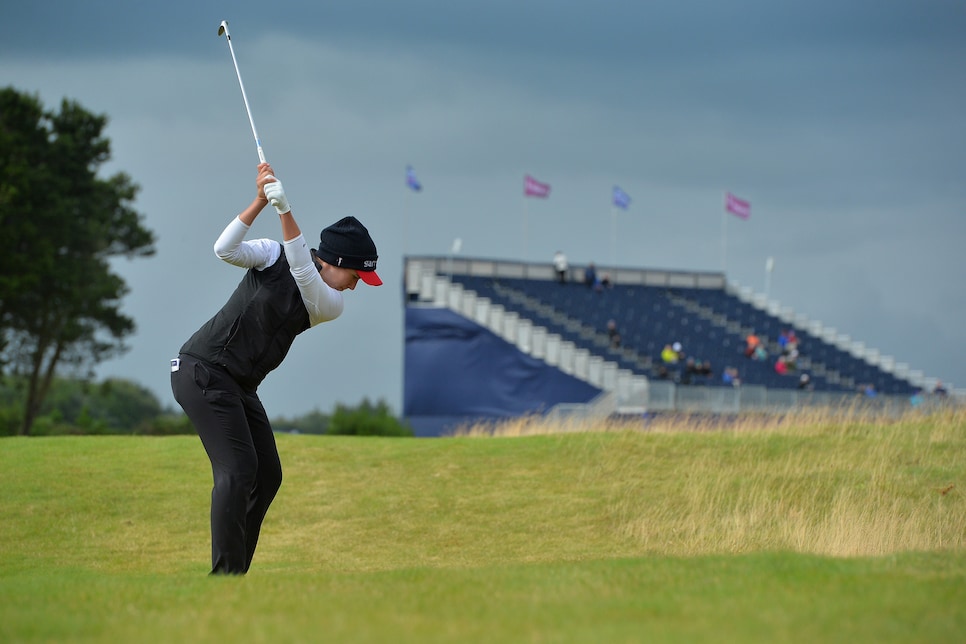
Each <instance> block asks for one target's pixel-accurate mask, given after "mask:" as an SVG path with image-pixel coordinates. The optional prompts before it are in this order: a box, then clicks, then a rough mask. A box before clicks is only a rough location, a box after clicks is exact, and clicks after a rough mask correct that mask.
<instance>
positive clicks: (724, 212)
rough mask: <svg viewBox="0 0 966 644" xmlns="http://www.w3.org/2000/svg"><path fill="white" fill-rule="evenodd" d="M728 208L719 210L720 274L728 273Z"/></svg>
mask: <svg viewBox="0 0 966 644" xmlns="http://www.w3.org/2000/svg"><path fill="white" fill-rule="evenodd" d="M727 198H728V197H727V196H725V199H726V200H727ZM727 224H728V208H727V206H725V207H723V208H722V209H721V272H722V273H727V272H728V230H727V229H728V227H727Z"/></svg>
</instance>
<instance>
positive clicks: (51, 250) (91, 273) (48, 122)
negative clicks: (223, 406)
mask: <svg viewBox="0 0 966 644" xmlns="http://www.w3.org/2000/svg"><path fill="white" fill-rule="evenodd" d="M106 124H107V117H106V116H104V115H96V114H92V113H90V112H88V111H87V110H85V109H84V108H83V107H81V106H80V105H79V104H77V103H76V102H73V101H69V100H67V99H64V100H63V101H62V103H61V106H60V111H59V112H53V111H48V110H45V109H44V107H43V106H42V105H41V103H40V101H39V99H38V98H37V97H35V96H30V95H28V94H24V93H21V92H18V91H17V90H15V89H14V88H12V87H7V88H3V89H0V230H3V232H4V238H5V239H4V241H5V249H4V250H5V252H4V253H0V367H2V368H3V369H4V372H7V373H11V374H13V375H14V376H20V377H23V378H25V380H26V382H27V385H26V387H25V390H26V391H25V393H24V401H23V404H24V413H23V419H22V424H21V428H20V433H22V434H29V433H30V428H31V425H32V424H33V421H34V419H35V418H36V416H37V414H38V413H39V411H40V409H41V406H42V404H43V401H44V398H45V397H46V395H47V392H48V390H49V388H50V384H51V382H52V380H53V377H54V375H55V374H56V373H57V369H58V367H63V368H65V369H68V370H72V371H75V372H80V371H84V370H86V371H87V373H91V372H92V371H93V366H94V365H96V364H97V363H99V362H102V361H104V360H106V359H108V358H110V357H112V356H114V355H117V354H118V353H121V352H123V351H124V350H125V349H126V347H125V345H124V339H125V338H126V337H127V336H129V335H130V334H131V333H133V331H134V328H135V327H134V321H133V320H132V319H131V318H129V317H127V316H125V315H124V314H123V313H122V312H121V310H120V304H121V299H122V297H123V296H124V295H125V294H126V293H127V290H128V289H127V286H126V284H125V283H124V280H123V279H121V278H120V277H119V276H118V275H116V274H115V273H113V272H112V271H111V266H110V260H111V259H112V258H114V257H117V256H126V257H128V258H133V257H144V256H149V255H152V254H153V253H154V234H153V233H152V232H151V231H150V230H148V229H146V228H145V227H143V226H142V223H141V220H142V217H141V215H140V214H139V213H138V212H137V211H135V210H134V209H133V207H132V204H133V202H134V199H135V197H136V195H137V192H138V190H139V187H138V186H137V185H136V184H135V183H133V182H132V180H131V179H130V177H128V176H127V175H126V174H124V173H123V172H120V173H117V174H115V175H113V176H111V177H108V178H106V179H101V178H98V176H97V171H98V169H99V167H100V166H101V165H102V164H103V163H105V162H107V161H108V160H110V156H111V146H110V141H109V140H108V139H107V138H106V137H105V136H104V135H103V131H104V127H105V126H106Z"/></svg>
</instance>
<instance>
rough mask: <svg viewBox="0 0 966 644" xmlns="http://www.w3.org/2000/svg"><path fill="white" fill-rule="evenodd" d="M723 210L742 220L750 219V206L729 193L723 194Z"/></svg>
mask: <svg viewBox="0 0 966 644" xmlns="http://www.w3.org/2000/svg"><path fill="white" fill-rule="evenodd" d="M725 210H727V211H728V212H730V213H731V214H732V215H737V216H738V217H741V218H742V219H748V218H749V217H751V204H750V203H748V202H747V201H745V200H744V199H739V198H738V197H736V196H734V195H733V194H731V193H730V192H727V193H725Z"/></svg>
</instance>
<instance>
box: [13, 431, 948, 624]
mask: <svg viewBox="0 0 966 644" xmlns="http://www.w3.org/2000/svg"><path fill="white" fill-rule="evenodd" d="M566 429H568V430H569V431H567V432H566V433H552V432H551V431H549V430H548V428H546V427H536V426H529V427H527V428H525V429H520V428H516V429H512V428H511V429H509V430H507V431H506V433H511V434H512V433H516V434H518V435H516V436H496V437H494V436H490V435H487V434H486V432H483V431H476V432H474V431H470V432H468V434H470V435H468V436H463V437H456V438H442V439H385V438H351V437H319V436H291V435H279V436H278V437H277V440H278V445H279V452H280V454H281V458H282V464H283V468H284V476H285V480H284V482H283V484H282V489H281V491H280V493H279V496H278V498H277V500H276V502H275V504H274V505H273V506H272V509H271V510H270V511H269V515H268V518H267V519H266V522H265V525H264V528H263V530H262V536H261V541H260V544H259V550H258V552H257V553H256V556H255V561H254V563H253V566H252V570H251V572H250V573H249V575H248V576H246V577H242V578H211V577H208V576H207V571H208V567H209V564H210V542H209V533H208V504H209V495H210V487H211V474H210V470H209V465H208V461H207V459H206V457H205V455H204V451H203V449H202V448H201V445H200V442H199V441H198V439H197V437H193V436H178V437H165V438H153V437H106V436H98V437H56V438H6V439H2V440H0V482H2V484H3V488H2V489H3V497H2V499H0V642H41V641H44V642H51V641H77V642H82V641H83V642H121V641H149V642H150V641H158V642H168V641H179V642H207V641H211V642H215V641H217V642H223V641H230V642H302V641H306V642H310V641H332V642H357V641H358V642H433V641H541V642H542V641H574V642H603V641H649V642H654V641H657V642H660V641H762V642H766V641H767V642H773V641H802V642H806V641H808V642H814V641H825V642H830V641H833V642H834V641H841V642H846V641H849V642H855V641H876V642H882V641H901V642H910V641H922V642H946V641H948V642H956V641H960V642H961V641H964V640H966V611H964V610H963V609H962V607H963V606H966V499H964V495H963V491H964V489H966V476H964V475H966V423H964V416H963V414H962V413H960V412H948V413H943V414H936V415H931V416H910V417H907V418H902V419H899V420H894V421H888V422H885V421H882V420H875V421H873V420H863V419H856V418H848V419H834V418H823V417H820V418H805V419H799V420H792V419H785V420H784V421H783V422H782V423H777V424H776V423H771V422H758V421H756V422H752V423H750V424H743V425H740V426H737V427H732V428H728V429H719V430H715V431H711V430H708V429H707V428H700V427H698V428H695V427H693V426H692V427H690V428H685V427H670V426H669V427H656V426H655V427H649V428H648V430H647V431H639V430H637V429H631V428H629V427H627V426H624V427H612V426H611V427H597V426H584V427H577V428H574V427H568V428H566ZM491 433H492V432H491Z"/></svg>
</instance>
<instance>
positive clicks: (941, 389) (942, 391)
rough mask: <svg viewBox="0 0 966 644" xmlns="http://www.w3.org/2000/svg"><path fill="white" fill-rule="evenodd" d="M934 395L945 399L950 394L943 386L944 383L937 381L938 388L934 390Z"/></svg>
mask: <svg viewBox="0 0 966 644" xmlns="http://www.w3.org/2000/svg"><path fill="white" fill-rule="evenodd" d="M932 393H933V395H936V396H939V397H940V398H945V397H946V395H947V394H948V393H949V392H948V391H946V387H945V386H943V381H942V380H937V381H936V386H935V387H933V388H932Z"/></svg>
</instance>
